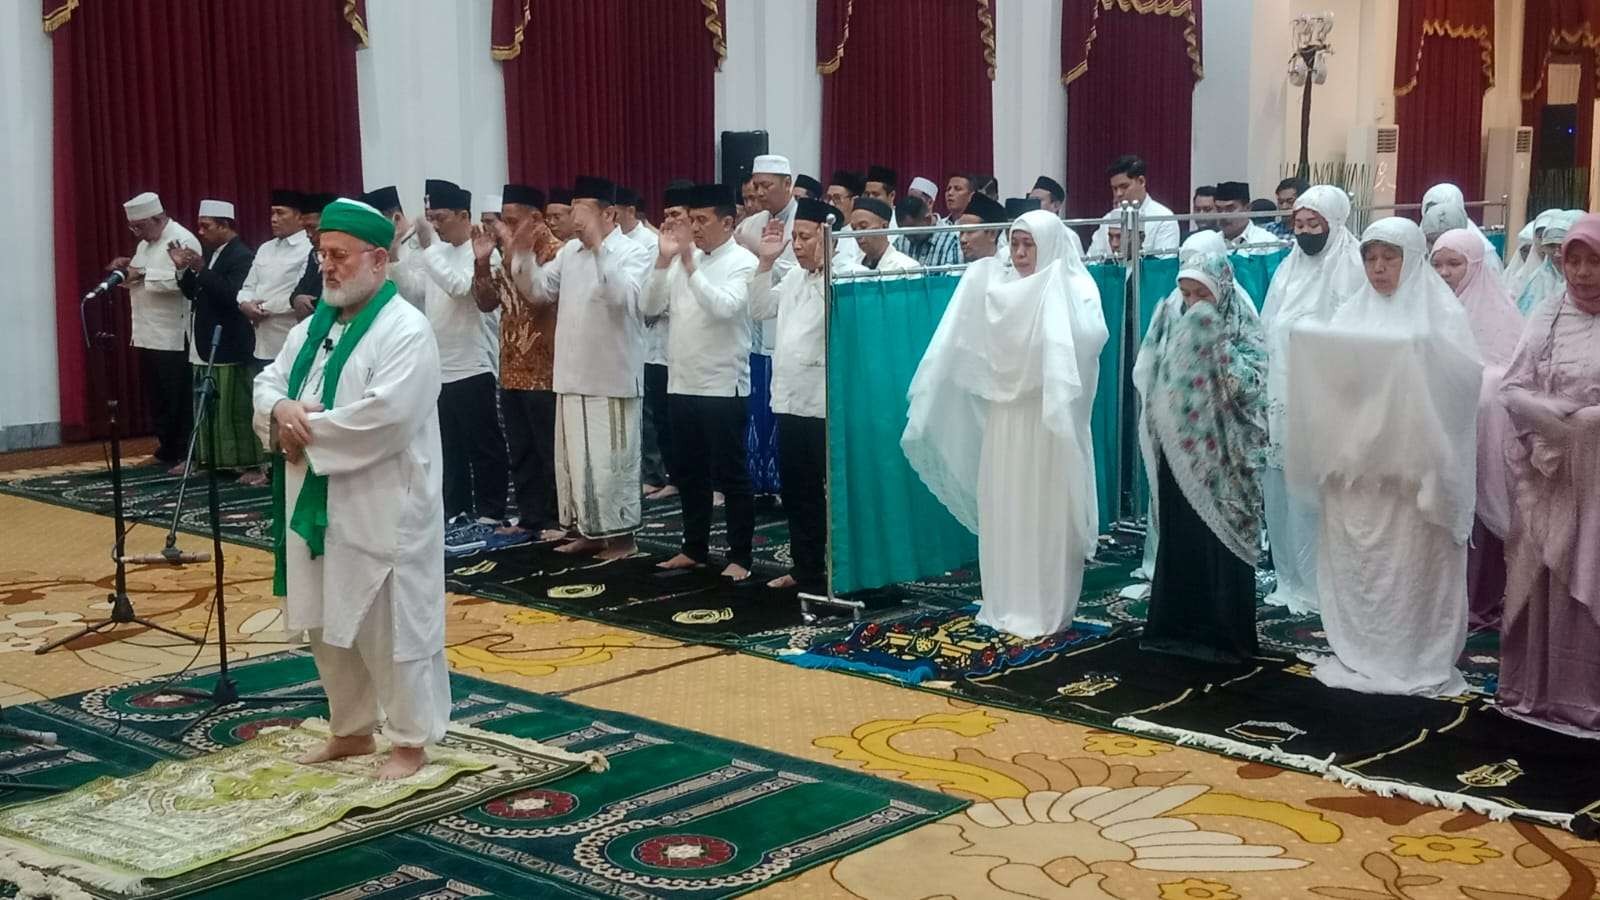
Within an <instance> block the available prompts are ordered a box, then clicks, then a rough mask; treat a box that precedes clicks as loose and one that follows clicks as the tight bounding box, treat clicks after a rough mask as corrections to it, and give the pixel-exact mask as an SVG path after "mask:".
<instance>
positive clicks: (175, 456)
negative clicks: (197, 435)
mask: <svg viewBox="0 0 1600 900" xmlns="http://www.w3.org/2000/svg"><path fill="white" fill-rule="evenodd" d="M139 371H140V374H141V376H142V378H143V381H144V396H145V403H146V404H147V405H148V406H149V407H150V423H151V425H152V426H153V427H154V429H155V436H156V441H157V445H156V459H159V460H161V461H162V462H164V463H178V462H182V461H183V458H184V455H185V454H187V453H188V452H189V429H190V427H191V426H192V425H193V423H194V393H193V389H192V387H191V382H190V372H189V354H188V353H187V352H185V351H183V350H147V349H145V348H143V347H140V348H139Z"/></svg>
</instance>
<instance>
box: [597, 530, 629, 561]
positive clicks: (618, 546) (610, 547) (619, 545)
mask: <svg viewBox="0 0 1600 900" xmlns="http://www.w3.org/2000/svg"><path fill="white" fill-rule="evenodd" d="M638 552H639V545H638V544H635V543H634V542H633V537H632V536H631V535H630V536H628V537H619V538H612V539H611V540H609V541H606V542H605V549H604V550H602V551H600V552H599V553H596V554H595V557H594V558H595V559H603V560H607V561H610V560H613V559H626V558H627V557H630V556H632V555H634V554H635V553H638Z"/></svg>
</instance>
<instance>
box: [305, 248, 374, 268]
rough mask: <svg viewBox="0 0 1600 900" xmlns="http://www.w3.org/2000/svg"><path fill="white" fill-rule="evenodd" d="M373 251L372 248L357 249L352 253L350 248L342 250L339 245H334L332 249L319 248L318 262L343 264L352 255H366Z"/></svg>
mask: <svg viewBox="0 0 1600 900" xmlns="http://www.w3.org/2000/svg"><path fill="white" fill-rule="evenodd" d="M371 252H372V251H371V250H357V251H355V252H354V253H352V252H350V251H349V250H342V249H340V248H338V247H334V248H332V249H330V250H323V249H320V248H319V249H318V250H317V262H321V263H326V262H331V263H333V264H334V265H341V264H343V263H344V262H346V261H347V260H349V259H350V258H351V257H354V256H364V255H366V254H368V253H371Z"/></svg>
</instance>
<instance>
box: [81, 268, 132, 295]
mask: <svg viewBox="0 0 1600 900" xmlns="http://www.w3.org/2000/svg"><path fill="white" fill-rule="evenodd" d="M127 277H128V270H127V269H112V270H111V271H110V272H107V273H106V277H105V278H103V279H101V280H100V283H99V284H97V285H95V286H94V288H93V289H92V290H90V291H89V293H87V294H84V295H83V299H85V300H93V299H94V298H96V297H98V296H100V295H101V294H104V293H105V292H107V291H109V290H111V289H112V288H114V287H116V286H117V285H119V284H121V283H122V281H123V279H125V278H127Z"/></svg>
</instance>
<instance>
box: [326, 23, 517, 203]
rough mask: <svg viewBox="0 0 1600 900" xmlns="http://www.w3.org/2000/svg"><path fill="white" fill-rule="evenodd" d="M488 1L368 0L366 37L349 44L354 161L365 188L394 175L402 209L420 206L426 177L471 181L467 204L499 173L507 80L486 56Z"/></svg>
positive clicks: (498, 180) (491, 189)
mask: <svg viewBox="0 0 1600 900" xmlns="http://www.w3.org/2000/svg"><path fill="white" fill-rule="evenodd" d="M491 5H492V0H454V2H450V3H439V2H436V0H382V2H380V3H369V4H368V5H367V33H368V35H369V36H370V37H371V46H370V47H368V48H367V49H365V50H362V51H360V52H358V53H357V54H356V79H357V85H358V90H359V100H360V104H361V169H362V172H363V177H364V178H365V180H366V187H368V188H374V187H380V186H382V185H386V184H394V185H397V186H398V187H399V189H400V198H401V201H402V202H403V203H404V204H405V209H406V212H407V213H408V214H411V215H418V214H420V213H421V212H422V182H423V180H424V179H426V178H445V179H449V180H451V181H454V182H456V183H458V184H460V185H461V186H462V187H464V188H466V189H468V190H470V191H472V194H473V205H474V207H476V206H477V204H478V200H479V198H481V197H483V196H485V195H488V194H498V193H500V189H501V187H502V186H503V185H504V184H505V182H506V173H507V162H506V101H505V83H504V81H503V80H502V79H501V76H500V64H499V63H497V62H495V61H494V60H493V59H491V58H490V56H489V13H490V9H491ZM530 41H532V42H534V43H535V44H536V43H537V38H536V37H534V36H531V35H530Z"/></svg>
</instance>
